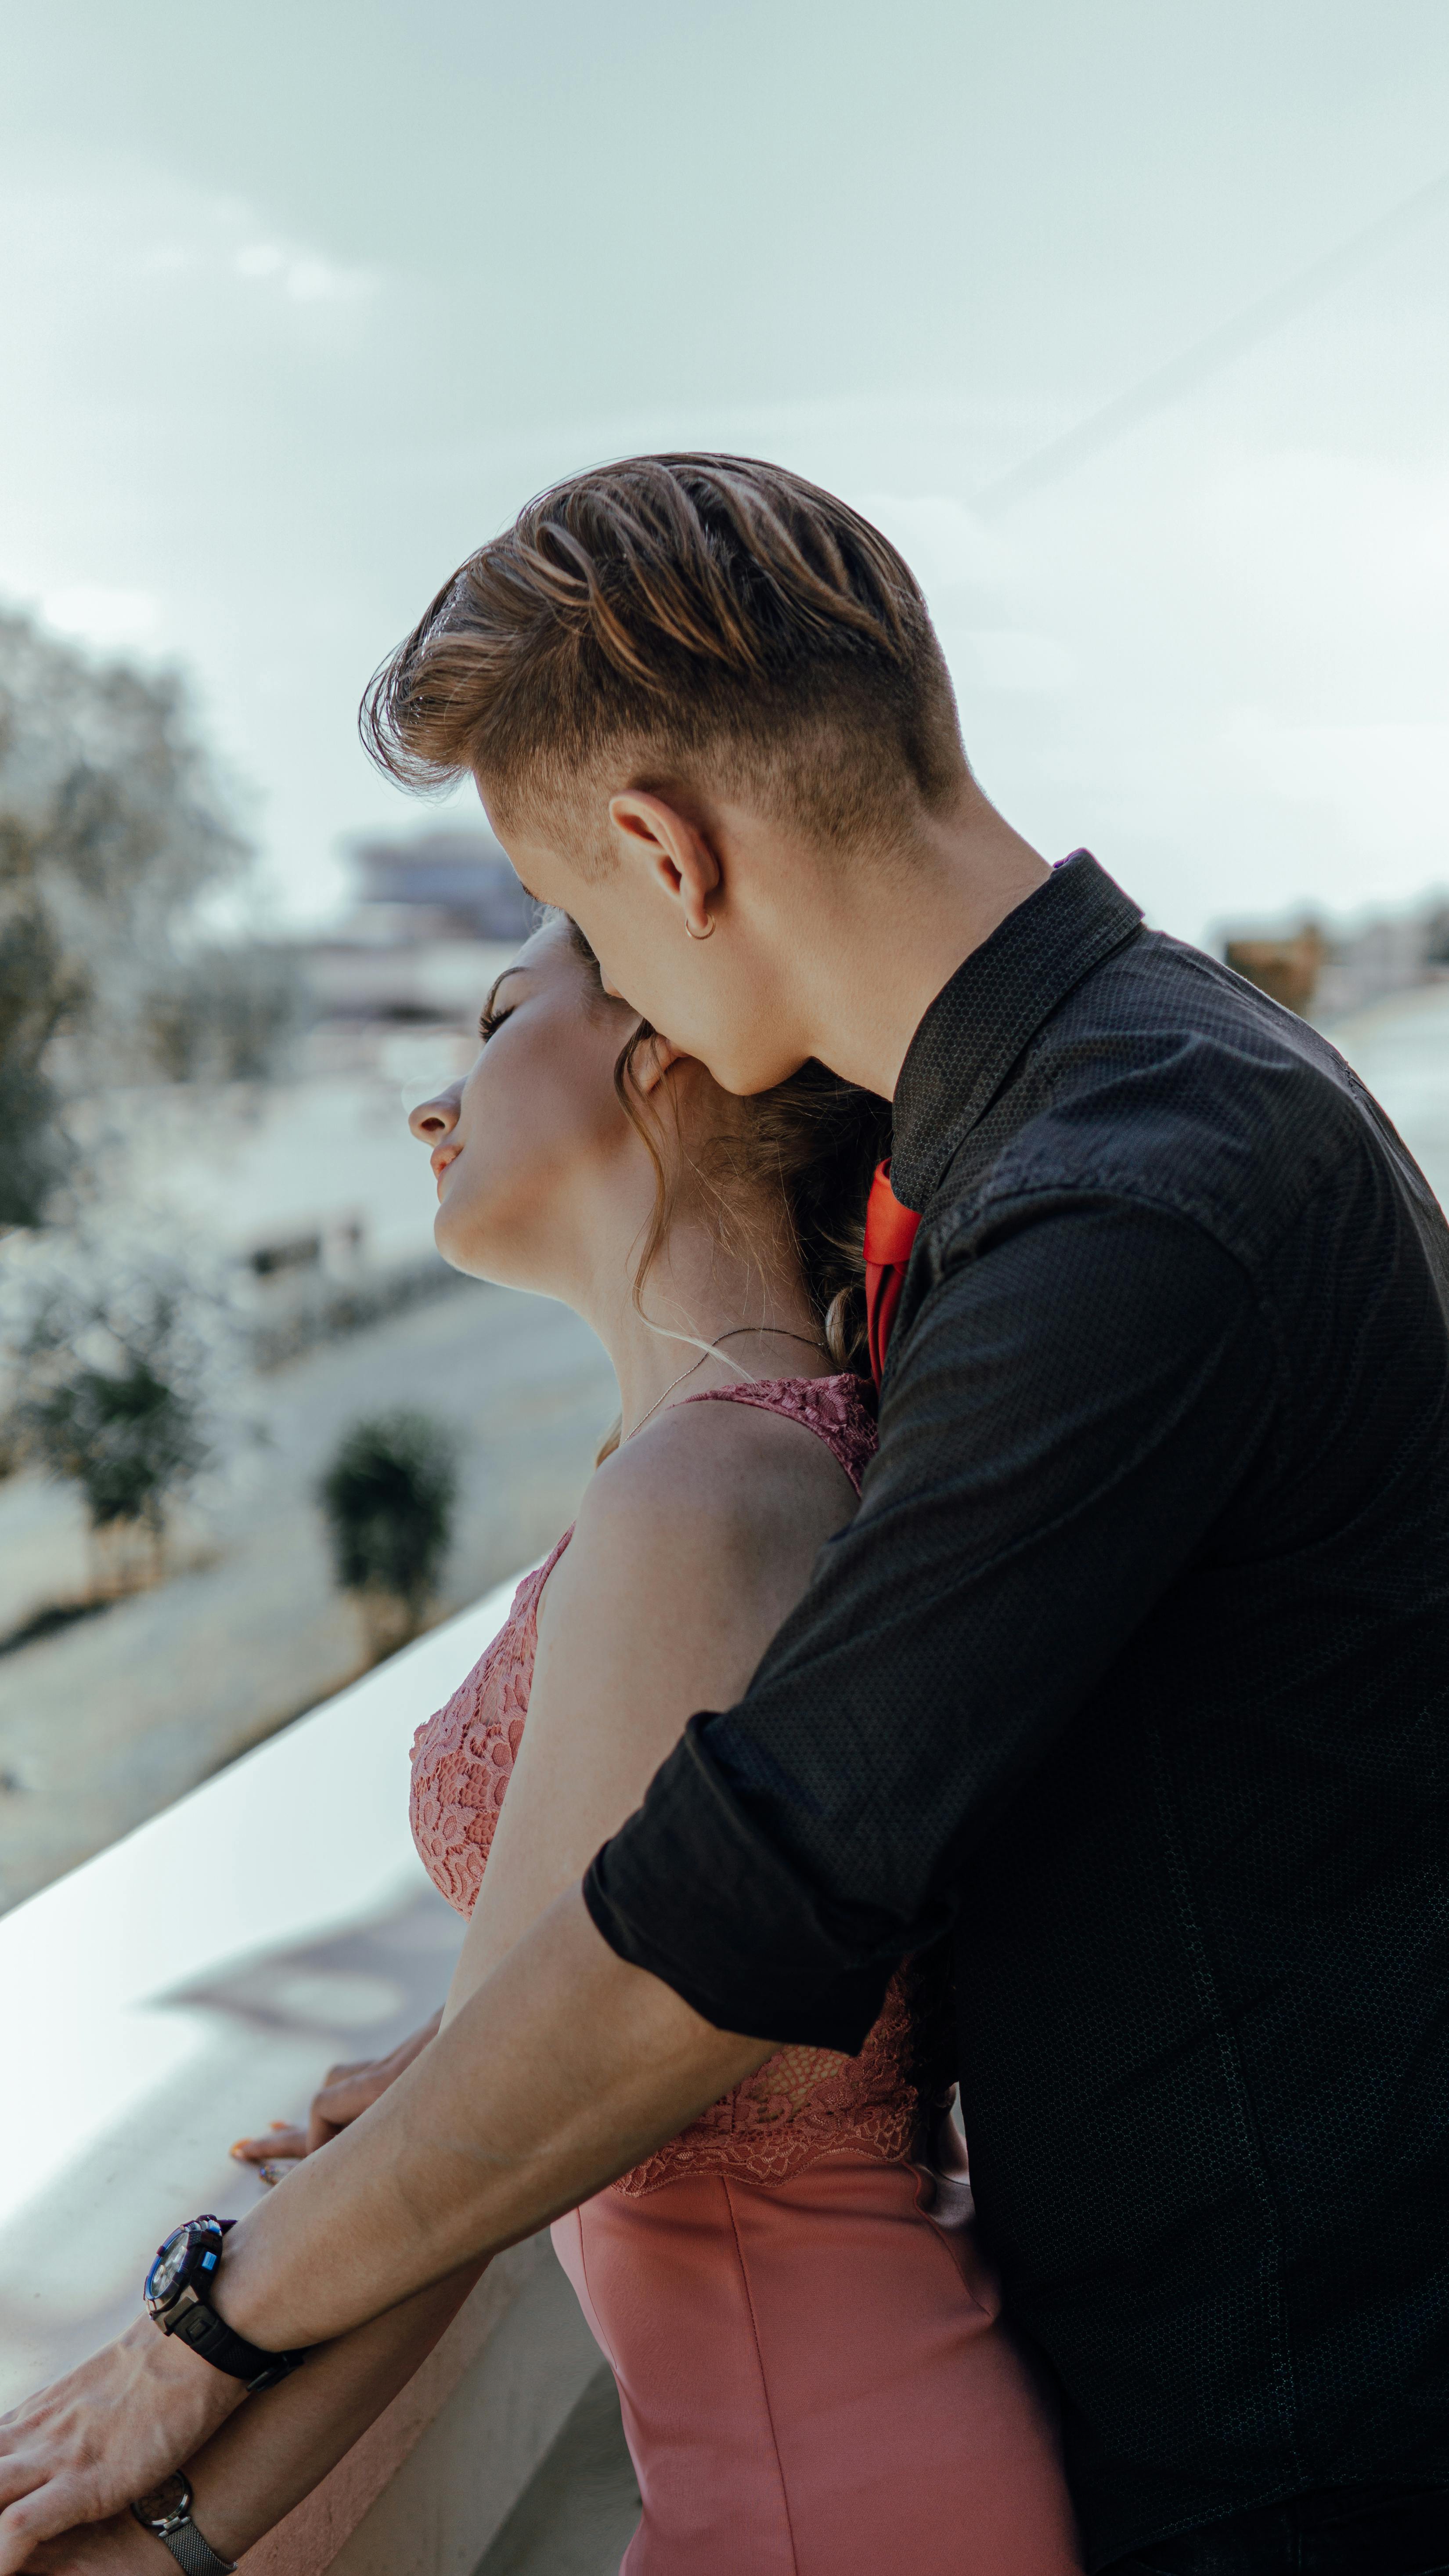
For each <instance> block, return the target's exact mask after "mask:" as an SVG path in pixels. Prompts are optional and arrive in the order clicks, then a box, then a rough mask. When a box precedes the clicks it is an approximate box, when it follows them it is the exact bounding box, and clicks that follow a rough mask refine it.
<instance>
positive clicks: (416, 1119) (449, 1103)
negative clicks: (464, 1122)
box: [408, 1082, 463, 1147]
mask: <svg viewBox="0 0 1449 2576" xmlns="http://www.w3.org/2000/svg"><path fill="white" fill-rule="evenodd" d="M462 1097H463V1086H462V1083H461V1082H450V1083H449V1085H448V1088H447V1090H446V1091H435V1092H434V1093H433V1096H432V1098H431V1100H420V1101H419V1102H418V1105H417V1107H416V1109H410V1110H409V1112H408V1125H409V1127H410V1128H411V1129H412V1132H413V1134H414V1135H415V1136H416V1138H417V1140H418V1143H419V1144H420V1145H427V1146H429V1147H431V1146H433V1145H441V1143H442V1141H443V1138H444V1137H445V1136H451V1135H452V1132H453V1130H454V1128H455V1127H456V1126H457V1124H458V1104H459V1102H460V1101H461V1099H462Z"/></svg>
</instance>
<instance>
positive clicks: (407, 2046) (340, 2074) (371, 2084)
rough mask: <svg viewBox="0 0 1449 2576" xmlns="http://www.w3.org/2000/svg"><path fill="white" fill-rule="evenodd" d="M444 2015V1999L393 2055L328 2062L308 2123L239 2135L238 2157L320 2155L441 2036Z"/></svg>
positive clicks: (265, 2161)
mask: <svg viewBox="0 0 1449 2576" xmlns="http://www.w3.org/2000/svg"><path fill="white" fill-rule="evenodd" d="M442 2018H443V2014H442V2007H441V2005H440V2006H439V2008H438V2010H437V2011H436V2012H435V2013H434V2015H433V2017H432V2020H431V2021H425V2022H424V2024H423V2026H422V2029H421V2030H415V2031H414V2032H413V2034H412V2036H411V2038H410V2039H405V2040H403V2041H402V2042H401V2043H400V2045H399V2046H398V2047H397V2048H395V2049H394V2050H393V2052H392V2055H391V2056H390V2057H368V2058H362V2059H359V2061H358V2063H357V2064H356V2065H355V2066H332V2067H329V2068H328V2070H327V2074H326V2076H325V2078H324V2079H323V2083H322V2087H321V2090H320V2091H319V2092H316V2093H314V2094H313V2096H312V2106H311V2109H310V2110H309V2112H308V2114H307V2124H306V2126H305V2128H303V2127H295V2128H294V2127H292V2126H291V2125H290V2124H289V2123H288V2122H287V2121H285V2120H274V2121H273V2123H272V2125H271V2128H270V2129H269V2130H268V2131H267V2132H266V2134H265V2135H264V2136H262V2137H258V2138H238V2140H237V2142H236V2145H235V2146H234V2147H233V2148H232V2154H233V2155H234V2156H235V2157H236V2159H237V2162H238V2163H239V2164H244V2165H269V2164H272V2163H274V2162H286V2161H288V2160H295V2159H297V2158H299V2157H301V2156H313V2155H315V2154H316V2152H317V2149H318V2148H319V2147H325V2146H326V2144H327V2141H328V2139H329V2138H335V2137H336V2135H337V2133H338V2131H339V2129H350V2128H351V2126H352V2123H353V2121H354V2120H357V2119H360V2118H361V2116H362V2114H363V2112H364V2111H367V2110H370V2109H371V2107H372V2105H373V2103H374V2102H376V2101H379V2100H380V2099H381V2097H382V2095H383V2094H384V2093H385V2092H386V2091H387V2089H388V2087H389V2085H390V2084H396V2082H397V2079H398V2077H399V2076H400V2075H402V2074H405V2073H406V2071H407V2069H408V2067H410V2066H411V2064H412V2062H413V2059H414V2058H415V2057H421V2055H422V2053H423V2050H424V2049H425V2048H426V2047H427V2045H428V2042H429V2040H432V2039H436V2038H437V2036H438V2024H439V2022H440V2021H441V2020H442ZM263 2179H264V2180H265V2179H266V2177H265V2176H264V2177H263Z"/></svg>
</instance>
